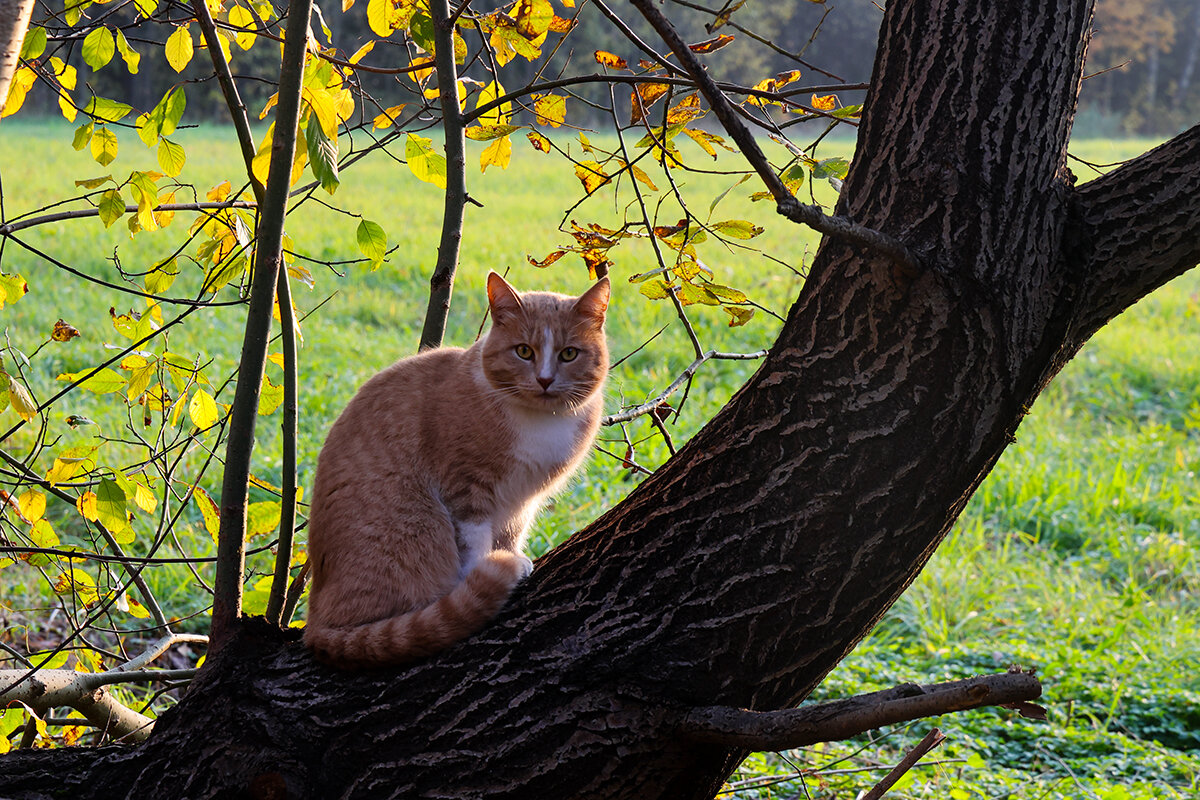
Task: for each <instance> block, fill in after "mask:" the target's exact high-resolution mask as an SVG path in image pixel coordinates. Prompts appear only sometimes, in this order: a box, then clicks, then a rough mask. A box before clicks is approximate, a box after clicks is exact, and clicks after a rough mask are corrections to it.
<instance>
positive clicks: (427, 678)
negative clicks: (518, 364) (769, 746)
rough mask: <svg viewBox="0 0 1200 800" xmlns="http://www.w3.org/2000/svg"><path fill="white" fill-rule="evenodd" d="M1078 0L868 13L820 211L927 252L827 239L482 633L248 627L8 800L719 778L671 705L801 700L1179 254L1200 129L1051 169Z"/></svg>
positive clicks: (467, 792)
mask: <svg viewBox="0 0 1200 800" xmlns="http://www.w3.org/2000/svg"><path fill="white" fill-rule="evenodd" d="M1090 19H1091V3H1090V2H1088V0H1060V1H1059V2H1049V3H1047V2H1044V0H1014V1H1013V2H1004V3H960V2H957V0H894V1H893V2H890V3H888V5H887V12H886V14H885V17H884V25H883V31H882V34H881V39H880V48H879V53H878V56H877V60H876V65H875V75H874V79H873V83H872V89H871V92H870V94H869V97H868V99H867V104H866V108H865V112H864V118H863V122H862V126H861V128H860V133H859V144H858V150H857V156H856V159H855V163H854V166H853V168H852V170H851V173H850V175H849V176H848V178H847V180H846V183H845V187H844V189H843V192H842V201H841V203H840V207H839V209H838V212H839V213H841V214H844V215H846V216H848V217H850V218H851V219H853V220H855V221H857V222H859V223H862V224H865V225H867V226H870V227H873V228H877V229H879V230H882V231H884V232H885V233H887V234H890V235H891V236H893V237H896V238H897V239H899V240H901V241H903V242H904V243H905V244H906V245H907V246H908V247H909V248H910V249H911V250H912V251H913V252H915V253H916V254H917V255H918V256H919V258H920V259H921V263H922V268H921V269H919V270H911V269H905V268H899V267H897V266H896V265H895V264H894V263H893V262H891V261H889V260H887V259H886V258H882V257H879V256H877V255H874V254H872V253H871V252H867V251H864V250H863V249H861V248H857V247H850V246H847V245H843V244H840V243H838V242H836V241H826V242H825V245H824V247H823V248H822V250H821V252H820V253H819V255H818V257H817V259H816V261H815V262H814V264H813V266H812V270H811V274H810V277H809V279H808V281H807V283H806V284H805V286H804V289H803V291H802V292H801V295H800V297H799V299H798V300H797V302H796V304H795V306H794V307H793V308H792V310H791V313H790V315H789V317H788V320H787V323H786V325H785V327H784V329H783V332H782V333H781V335H780V338H779V341H778V342H777V343H776V345H775V347H774V348H773V349H772V351H771V354H770V356H769V357H768V358H767V359H766V361H765V362H764V364H763V365H762V367H761V369H760V370H759V371H758V372H757V374H755V375H754V377H753V378H752V379H751V380H750V381H749V383H748V384H747V385H746V386H745V387H744V388H743V389H742V390H741V391H740V392H739V393H738V394H737V395H736V396H735V398H734V399H733V400H732V401H731V402H730V404H729V405H728V406H727V407H726V408H725V409H724V410H723V411H722V412H721V413H720V414H719V415H718V416H717V417H716V418H715V419H714V420H713V421H712V422H711V423H710V424H709V425H708V426H707V427H705V428H704V430H703V431H701V432H700V433H699V434H698V435H697V436H696V437H695V438H694V439H693V440H692V441H691V442H690V443H689V444H688V445H687V446H686V447H684V448H683V449H682V450H681V451H680V452H679V454H678V456H677V457H676V458H674V459H672V460H671V462H669V463H668V464H667V465H666V466H664V467H663V468H662V469H660V470H659V471H658V472H657V473H656V474H655V475H654V476H652V477H651V478H649V479H648V480H647V481H646V482H645V483H644V484H642V485H641V486H640V487H639V488H638V489H637V490H636V491H635V492H633V494H632V495H631V496H630V497H629V498H628V499H627V500H626V501H625V502H623V503H621V504H620V505H619V506H618V507H616V508H614V509H612V510H611V511H610V512H608V513H607V514H605V515H604V516H603V517H602V518H600V519H599V520H597V521H596V522H595V523H594V524H593V525H592V526H590V527H589V528H588V529H587V530H585V531H583V532H582V533H580V534H577V535H576V536H574V537H572V538H571V539H570V540H569V541H568V542H567V543H565V544H564V545H563V546H561V547H559V548H558V549H556V550H555V551H553V552H552V553H550V554H549V555H548V556H546V557H545V558H544V559H542V560H541V561H540V563H539V564H538V568H537V569H536V570H535V571H534V573H533V575H532V577H531V578H530V579H529V581H527V582H526V583H525V584H524V585H523V586H522V587H521V588H520V589H519V590H518V592H517V594H516V596H515V597H514V599H513V600H512V602H511V603H510V604H509V606H508V607H507V608H506V609H505V610H504V611H503V612H502V614H501V616H500V617H499V618H498V619H497V621H496V622H495V623H494V624H492V625H491V626H489V627H488V628H487V629H485V630H484V631H483V632H482V633H481V634H479V635H478V636H476V637H474V638H473V639H471V640H469V641H467V642H465V643H463V644H461V645H459V646H457V647H455V648H452V649H451V650H449V651H447V652H445V653H443V654H441V655H440V656H439V657H436V658H434V659H432V660H429V661H427V662H424V663H420V664H417V665H414V666H411V667H409V668H406V669H400V670H392V671H386V672H379V673H375V674H369V675H357V676H351V675H345V674H339V673H337V672H334V671H331V670H329V669H326V668H324V667H321V666H319V665H317V664H315V663H314V662H313V661H312V659H311V658H310V657H309V656H308V654H307V653H306V652H305V651H304V650H303V649H302V648H301V647H300V646H299V644H298V643H297V642H295V641H284V640H282V638H281V637H280V635H278V634H275V635H270V634H268V633H267V632H265V631H263V630H258V629H257V628H256V627H255V626H253V625H247V626H244V627H243V630H242V632H241V634H240V635H239V636H238V637H237V638H235V639H234V640H233V641H232V642H231V643H230V644H229V645H227V646H226V647H225V648H224V649H223V650H222V651H221V652H220V654H219V655H218V656H217V657H216V658H214V659H213V661H212V662H211V663H210V664H208V665H207V666H206V669H205V670H204V671H203V672H202V674H201V676H200V677H199V678H198V679H197V681H196V682H195V683H194V684H193V686H192V688H191V689H190V691H189V692H188V694H187V696H186V697H185V698H184V700H183V702H182V703H181V704H180V705H179V706H178V707H177V708H176V709H175V710H174V711H172V712H171V713H170V714H168V715H166V716H164V717H163V718H162V719H161V720H160V722H159V724H158V727H157V728H156V730H155V733H154V735H153V736H152V737H151V739H150V740H149V741H148V742H146V743H145V744H144V745H140V746H138V747H135V748H117V747H111V748H104V749H100V750H79V751H69V752H62V751H60V752H49V753H43V752H32V753H24V752H23V753H17V754H15V755H13V756H10V757H8V758H6V759H5V760H4V762H3V764H2V769H0V796H5V797H42V796H52V795H54V794H63V795H69V796H78V794H79V793H80V792H84V793H85V794H87V795H89V796H102V797H124V796H127V795H128V796H131V795H138V794H140V795H144V796H160V797H161V796H164V794H165V795H170V796H178V797H189V798H192V797H196V798H198V797H227V796H239V794H241V793H243V792H245V793H248V794H249V795H250V796H263V797H268V796H270V797H281V796H284V794H281V793H279V792H286V796H288V797H313V798H317V797H320V798H324V797H355V798H360V797H361V798H378V797H403V798H478V797H484V796H486V797H488V798H507V797H512V798H517V797H520V798H537V799H538V800H555V799H556V798H579V799H583V798H597V799H599V798H603V799H604V800H617V799H618V798H630V799H631V800H632V799H634V798H637V800H645V799H646V798H671V799H672V800H675V799H676V798H680V799H683V800H688V799H689V798H707V797H711V796H712V795H713V793H714V792H715V790H716V789H718V788H719V787H720V785H721V782H722V780H723V779H724V778H725V777H726V776H727V775H728V774H729V772H730V771H731V770H732V769H733V767H734V766H735V765H736V764H737V763H738V761H739V760H740V759H741V757H742V756H743V755H744V753H743V752H742V751H739V750H738V749H736V746H733V745H727V744H720V743H698V742H696V741H695V740H693V739H689V738H687V737H684V736H682V735H680V732H679V726H680V724H681V721H682V720H683V719H685V717H686V715H687V714H688V713H689V712H691V711H693V710H694V709H696V708H698V707H703V706H709V705H722V706H735V707H744V708H748V709H756V710H768V709H779V708H785V707H788V706H791V705H793V704H795V703H796V702H797V701H799V700H801V699H802V698H804V697H805V696H806V695H807V694H808V693H809V692H810V691H811V690H812V689H813V687H814V686H816V685H817V684H818V683H819V682H820V680H821V679H822V677H823V676H824V675H825V674H826V673H827V672H828V671H829V670H830V669H831V668H832V667H833V666H834V665H835V664H836V663H837V662H838V661H839V660H840V659H841V658H842V657H843V656H844V655H845V654H846V653H847V652H849V651H850V649H851V648H853V646H854V645H855V643H857V642H858V641H859V640H860V639H861V638H862V636H863V635H864V634H865V633H866V632H867V631H868V630H869V629H870V628H871V626H872V625H873V624H874V623H875V622H876V621H877V620H878V619H879V617H880V616H881V615H882V614H883V613H884V611H885V610H886V609H887V608H888V606H889V605H890V604H891V603H892V602H893V601H894V600H895V598H896V597H897V596H898V595H899V594H900V592H901V591H903V589H904V588H905V587H906V586H907V585H908V584H909V583H910V582H911V581H912V580H913V578H914V577H915V576H916V575H917V573H918V572H919V571H920V569H921V567H922V565H923V564H924V563H925V562H926V560H927V559H928V558H929V556H930V554H932V552H933V551H934V549H935V548H936V547H937V545H938V543H939V542H940V541H941V539H942V537H943V536H944V535H945V533H946V532H947V530H949V528H950V526H951V524H952V523H953V521H954V519H955V518H956V517H957V516H958V514H959V512H960V511H961V510H962V507H963V505H964V504H965V503H966V501H967V498H968V497H969V496H970V495H971V492H972V491H973V490H974V489H975V488H976V487H977V486H978V484H979V482H980V481H981V480H982V479H983V477H984V476H985V475H986V474H987V473H988V471H989V470H990V469H991V467H992V466H993V465H994V464H995V462H996V459H997V458H998V457H999V455H1000V453H1001V452H1002V451H1003V449H1004V448H1005V446H1006V445H1007V443H1008V442H1009V441H1010V440H1011V438H1012V436H1013V434H1014V432H1015V430H1016V428H1017V426H1018V424H1019V423H1020V421H1021V418H1022V416H1023V415H1024V414H1025V413H1026V412H1027V410H1028V408H1029V406H1030V404H1031V403H1032V402H1033V401H1034V399H1035V398H1036V396H1037V395H1038V393H1039V392H1040V390H1041V389H1042V388H1043V387H1044V386H1045V385H1046V383H1047V382H1048V381H1049V380H1050V379H1051V377H1052V376H1053V375H1054V374H1055V373H1056V372H1057V371H1058V370H1059V369H1060V368H1061V367H1062V366H1063V364H1065V363H1066V361H1067V360H1068V359H1069V358H1070V357H1071V356H1072V355H1073V354H1074V353H1075V352H1076V351H1077V350H1078V348H1079V347H1080V346H1081V345H1082V343H1083V342H1084V341H1085V340H1086V339H1087V338H1088V337H1089V336H1090V335H1091V334H1092V333H1094V332H1095V331H1096V330H1097V329H1098V328H1099V327H1101V326H1102V325H1103V324H1104V323H1105V322H1106V321H1107V320H1108V319H1110V318H1111V317H1113V316H1114V315H1116V314H1118V313H1120V312H1121V311H1122V310H1123V309H1125V308H1126V307H1128V306H1129V305H1130V304H1132V303H1134V302H1136V301H1137V300H1138V299H1139V298H1140V297H1142V296H1143V295H1145V294H1146V293H1147V292H1149V291H1151V290H1153V289H1154V288H1156V287H1157V286H1160V285H1161V284H1163V283H1164V282H1166V281H1167V280H1169V279H1171V278H1172V277H1174V276H1176V275H1178V274H1180V273H1182V272H1184V271H1186V270H1187V269H1189V268H1190V267H1192V266H1193V265H1195V264H1196V262H1197V260H1200V237H1198V236H1197V235H1196V231H1197V229H1198V227H1200V128H1193V129H1192V130H1190V131H1188V132H1187V133H1185V134H1183V135H1181V136H1180V137H1178V138H1177V139H1175V140H1173V141H1171V142H1169V143H1167V144H1166V145H1164V146H1162V147H1160V148H1158V149H1157V150H1155V151H1152V152H1151V153H1149V154H1147V155H1145V156H1143V157H1141V158H1140V159H1138V160H1136V161H1135V162H1133V163H1131V164H1130V165H1128V166H1126V167H1124V168H1122V169H1119V170H1117V171H1115V172H1113V173H1111V174H1109V175H1108V176H1106V177H1104V178H1101V179H1099V180H1096V181H1093V182H1091V183H1089V184H1086V185H1084V186H1081V187H1079V188H1075V187H1074V186H1073V179H1072V177H1071V175H1070V174H1069V172H1068V170H1067V169H1066V142H1067V136H1068V133H1069V130H1070V123H1071V119H1072V116H1073V113H1074V108H1075V98H1076V93H1077V91H1078V88H1079V83H1080V74H1081V69H1082V62H1083V52H1084V47H1085V42H1086V40H1087V36H1088V31H1089V25H1090ZM264 627H265V626H264ZM271 792H276V793H275V794H272V793H271Z"/></svg>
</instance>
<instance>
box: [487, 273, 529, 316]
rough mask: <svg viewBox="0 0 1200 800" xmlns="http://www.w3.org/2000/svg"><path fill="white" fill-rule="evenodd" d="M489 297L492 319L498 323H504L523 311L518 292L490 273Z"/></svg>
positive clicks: (496, 275) (502, 279)
mask: <svg viewBox="0 0 1200 800" xmlns="http://www.w3.org/2000/svg"><path fill="white" fill-rule="evenodd" d="M487 295H488V305H489V306H490V307H491V309H492V319H493V320H495V321H496V322H503V321H504V320H505V319H507V318H509V317H511V316H514V315H516V314H517V313H518V312H520V310H521V297H520V295H518V294H517V290H516V289H514V288H513V287H512V286H510V285H509V283H508V281H506V280H504V278H501V277H500V276H499V275H498V274H496V273H495V272H489V273H488V278H487Z"/></svg>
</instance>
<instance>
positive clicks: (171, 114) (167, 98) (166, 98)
mask: <svg viewBox="0 0 1200 800" xmlns="http://www.w3.org/2000/svg"><path fill="white" fill-rule="evenodd" d="M186 107H187V95H185V94H184V92H183V87H180V86H176V87H173V88H171V89H169V90H167V93H166V94H164V95H163V96H162V99H161V100H159V101H158V104H157V105H155V106H154V108H153V109H151V110H150V113H149V114H142V115H141V116H140V117H138V121H137V129H138V136H140V137H141V138H142V141H143V142H145V143H146V146H147V147H153V146H154V145H155V144H157V143H158V138H159V137H160V136H170V135H171V134H172V133H174V132H175V127H176V126H177V125H178V124H179V120H180V119H182V118H183V111H184V109H185V108H186Z"/></svg>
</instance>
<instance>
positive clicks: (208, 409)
mask: <svg viewBox="0 0 1200 800" xmlns="http://www.w3.org/2000/svg"><path fill="white" fill-rule="evenodd" d="M188 416H189V417H191V418H192V424H193V425H195V426H196V427H197V428H200V429H201V430H204V429H206V428H211V427H212V426H213V425H216V424H217V422H218V421H219V420H220V419H221V416H220V413H219V412H218V411H217V401H216V400H214V399H213V396H212V395H211V394H209V393H208V392H206V391H204V390H203V389H197V390H196V393H195V394H194V395H192V402H191V403H189V404H188Z"/></svg>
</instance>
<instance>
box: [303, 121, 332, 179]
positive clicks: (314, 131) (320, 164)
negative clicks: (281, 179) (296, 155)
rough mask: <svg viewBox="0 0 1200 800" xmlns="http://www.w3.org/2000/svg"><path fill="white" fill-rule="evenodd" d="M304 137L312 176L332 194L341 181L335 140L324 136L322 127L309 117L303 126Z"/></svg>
mask: <svg viewBox="0 0 1200 800" xmlns="http://www.w3.org/2000/svg"><path fill="white" fill-rule="evenodd" d="M304 139H305V141H306V143H307V144H308V163H309V165H310V166H311V167H312V173H313V177H314V178H316V179H317V180H319V181H320V182H321V188H322V189H324V190H325V191H327V192H329V193H330V194H333V193H334V192H336V191H337V188H338V184H340V183H341V181H340V179H339V178H338V147H337V142H335V141H333V140H331V139H330V138H329V137H328V136H326V135H325V131H324V129H322V127H321V126H320V125H319V124H318V123H317V122H316V120H314V119H312V118H311V117H310V118H309V121H308V125H306V126H305V128H304Z"/></svg>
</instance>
